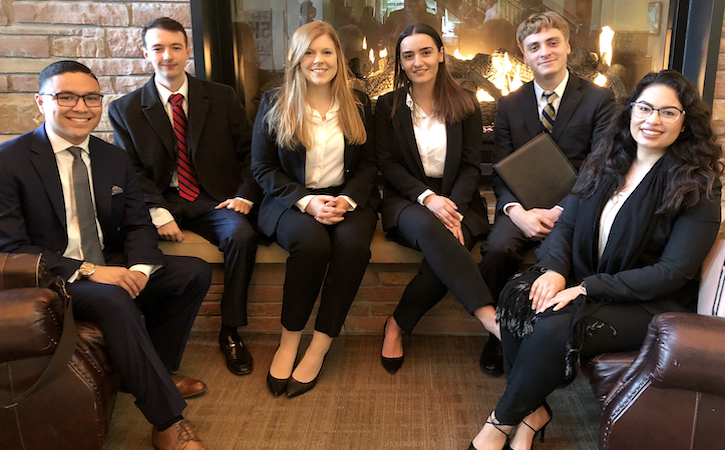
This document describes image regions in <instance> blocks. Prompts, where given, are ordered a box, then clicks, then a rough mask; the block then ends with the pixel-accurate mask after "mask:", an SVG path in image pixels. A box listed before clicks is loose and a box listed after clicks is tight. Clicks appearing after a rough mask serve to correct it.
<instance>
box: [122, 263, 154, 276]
mask: <svg viewBox="0 0 725 450" xmlns="http://www.w3.org/2000/svg"><path fill="white" fill-rule="evenodd" d="M160 268H161V265H159V264H134V265H133V266H131V267H129V268H128V270H135V271H136V272H141V273H142V274H144V275H146V278H151V275H153V273H154V272H156V271H157V270H159V269H160Z"/></svg>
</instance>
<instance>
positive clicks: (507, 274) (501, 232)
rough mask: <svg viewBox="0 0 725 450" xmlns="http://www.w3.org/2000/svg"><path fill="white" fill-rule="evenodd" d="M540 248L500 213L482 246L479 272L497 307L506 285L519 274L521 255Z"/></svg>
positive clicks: (537, 243)
mask: <svg viewBox="0 0 725 450" xmlns="http://www.w3.org/2000/svg"><path fill="white" fill-rule="evenodd" d="M538 245H539V242H537V241H534V240H531V239H529V238H527V237H526V236H524V234H523V233H522V232H521V230H520V229H519V227H517V226H516V225H515V224H514V223H513V222H512V221H511V219H510V218H509V217H508V216H507V215H505V214H498V215H497V216H496V221H495V222H494V224H493V228H492V229H491V232H490V233H489V235H488V238H486V241H484V242H483V244H481V262H480V263H479V266H478V267H479V269H480V270H481V276H482V277H483V281H484V282H485V283H486V286H488V288H489V289H490V290H491V295H492V296H493V299H494V304H498V298H499V296H500V295H501V291H502V290H503V287H504V286H505V285H506V282H507V281H508V280H509V278H511V277H512V276H513V275H515V274H516V272H517V271H518V268H519V265H520V264H521V262H522V261H523V257H522V254H523V253H524V252H526V251H527V250H529V249H532V248H534V247H536V246H538Z"/></svg>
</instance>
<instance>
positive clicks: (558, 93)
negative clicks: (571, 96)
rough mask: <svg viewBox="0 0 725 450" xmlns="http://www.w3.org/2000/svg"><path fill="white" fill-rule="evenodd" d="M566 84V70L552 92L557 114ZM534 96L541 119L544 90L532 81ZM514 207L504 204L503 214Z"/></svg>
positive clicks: (544, 100)
mask: <svg viewBox="0 0 725 450" xmlns="http://www.w3.org/2000/svg"><path fill="white" fill-rule="evenodd" d="M568 82H569V71H568V70H567V71H566V76H564V79H563V80H562V81H561V83H559V85H558V86H557V87H556V88H555V89H554V92H556V98H555V99H554V101H553V103H552V104H551V105H552V106H553V107H554V111H556V112H557V113H558V112H559V105H561V98H562V97H563V96H564V91H566V84H567V83H568ZM534 96H535V98H536V99H538V100H537V108H538V111H539V118H541V114H542V113H543V111H544V108H545V107H546V105H547V102H546V97H544V88H542V87H541V86H539V84H538V83H537V82H536V80H534ZM554 121H555V122H556V120H554ZM514 205H519V206H521V203H519V202H511V203H506V204H505V205H504V206H503V213H504V214H506V215H507V216H508V215H509V212H508V211H509V208H510V207H512V206H514ZM556 207H557V208H559V209H561V210H564V208H562V207H561V206H559V205H556Z"/></svg>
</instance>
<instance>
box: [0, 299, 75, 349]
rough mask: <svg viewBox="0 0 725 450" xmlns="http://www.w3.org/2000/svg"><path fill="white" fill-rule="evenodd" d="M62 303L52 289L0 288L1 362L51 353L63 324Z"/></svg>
mask: <svg viewBox="0 0 725 450" xmlns="http://www.w3.org/2000/svg"><path fill="white" fill-rule="evenodd" d="M61 303H62V302H61V300H60V298H59V297H58V295H57V294H56V293H55V292H53V291H51V290H50V289H43V288H24V289H10V290H5V291H0V363H4V362H7V361H15V360H19V359H26V358H32V357H37V356H45V355H51V354H52V353H53V352H54V351H55V348H56V345H57V344H58V339H59V338H60V334H61V331H62V326H63V317H62V316H61V315H62V312H61V311H62V310H61V308H60V306H61Z"/></svg>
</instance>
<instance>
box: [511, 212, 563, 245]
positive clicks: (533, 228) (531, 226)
mask: <svg viewBox="0 0 725 450" xmlns="http://www.w3.org/2000/svg"><path fill="white" fill-rule="evenodd" d="M508 214H509V218H511V221H512V222H513V223H514V225H516V226H517V227H518V228H519V229H520V230H521V232H522V233H524V236H526V237H527V238H529V239H536V240H541V239H544V238H545V237H546V236H547V235H548V234H549V233H550V232H551V229H552V228H554V223H556V221H557V220H559V216H560V215H561V209H559V208H557V207H556V206H555V207H553V208H551V209H541V208H533V209H530V210H528V211H527V210H525V209H524V208H523V207H522V206H520V205H514V206H512V207H511V208H510V209H509V212H508Z"/></svg>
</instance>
